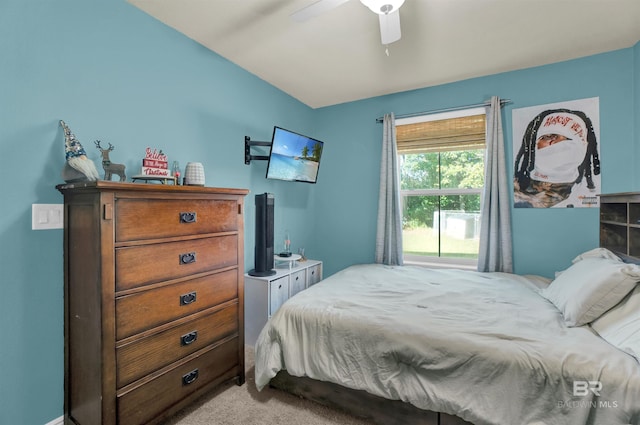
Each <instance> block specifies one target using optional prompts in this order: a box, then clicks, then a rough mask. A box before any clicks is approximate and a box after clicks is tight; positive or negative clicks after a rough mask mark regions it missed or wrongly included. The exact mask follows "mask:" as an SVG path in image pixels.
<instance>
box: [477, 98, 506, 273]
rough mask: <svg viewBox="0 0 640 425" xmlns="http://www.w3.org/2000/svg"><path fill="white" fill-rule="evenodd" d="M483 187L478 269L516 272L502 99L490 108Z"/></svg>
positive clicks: (493, 103) (492, 99) (492, 101)
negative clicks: (514, 270)
mask: <svg viewBox="0 0 640 425" xmlns="http://www.w3.org/2000/svg"><path fill="white" fill-rule="evenodd" d="M486 145H487V149H486V156H485V172H484V191H483V193H482V206H481V217H482V218H481V224H480V249H479V251H480V252H479V253H478V271H481V272H494V271H495V272H508V273H511V272H513V252H512V239H511V204H510V199H509V191H508V186H509V185H508V184H507V171H506V165H505V158H504V153H505V150H504V137H503V134H502V118H501V110H500V99H499V98H498V97H496V96H493V97H492V98H491V103H490V105H489V107H488V108H487V134H486Z"/></svg>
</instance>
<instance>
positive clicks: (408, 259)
mask: <svg viewBox="0 0 640 425" xmlns="http://www.w3.org/2000/svg"><path fill="white" fill-rule="evenodd" d="M481 114H482V115H485V116H486V114H487V111H486V108H484V107H478V108H469V109H462V110H456V111H447V112H441V113H434V114H425V115H418V116H411V117H407V118H397V119H396V122H395V125H396V126H398V125H407V124H415V123H420V122H428V121H436V120H445V119H453V118H461V117H466V116H472V115H481ZM485 149H486V148H485ZM460 150H463V149H460ZM443 151H444V150H443ZM443 151H440V152H443ZM403 155H405V154H401V153H398V152H397V158H398V168H400V161H401V157H402V156H403ZM406 155H410V154H406ZM483 166H486V156H485V161H484V163H483ZM482 192H483V188H482V187H479V188H462V189H461V188H445V189H402V190H400V198H401V199H404V198H405V197H406V196H447V195H480V202H481V203H482ZM438 234H440V229H438ZM402 251H403V252H402V258H403V262H404V263H405V264H409V265H417V266H425V267H432V268H462V269H469V270H475V269H477V266H478V259H477V258H474V259H468V258H452V257H439V256H438V257H436V256H427V255H415V254H405V253H404V247H403V248H402Z"/></svg>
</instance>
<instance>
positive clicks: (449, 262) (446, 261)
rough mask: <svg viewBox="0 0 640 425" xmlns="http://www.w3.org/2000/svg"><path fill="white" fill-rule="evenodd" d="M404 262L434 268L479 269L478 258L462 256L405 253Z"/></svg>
mask: <svg viewBox="0 0 640 425" xmlns="http://www.w3.org/2000/svg"><path fill="white" fill-rule="evenodd" d="M403 260H404V264H405V265H409V266H422V267H429V268H432V269H463V270H478V261H477V260H465V259H461V258H439V257H420V256H414V255H405V256H404V259H403Z"/></svg>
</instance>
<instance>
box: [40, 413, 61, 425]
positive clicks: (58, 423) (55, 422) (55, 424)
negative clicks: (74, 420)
mask: <svg viewBox="0 0 640 425" xmlns="http://www.w3.org/2000/svg"><path fill="white" fill-rule="evenodd" d="M62 424H64V415H63V416H60V417H59V418H56V419H54V420H52V421H51V422H47V423H46V424H44V425H62Z"/></svg>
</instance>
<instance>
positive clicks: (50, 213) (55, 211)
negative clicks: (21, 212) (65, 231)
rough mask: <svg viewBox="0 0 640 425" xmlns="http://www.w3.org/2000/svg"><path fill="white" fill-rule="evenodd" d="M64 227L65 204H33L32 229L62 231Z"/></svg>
mask: <svg viewBox="0 0 640 425" xmlns="http://www.w3.org/2000/svg"><path fill="white" fill-rule="evenodd" d="M63 227H64V205H63V204H32V205H31V229H32V230H45V229H62V228H63Z"/></svg>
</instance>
